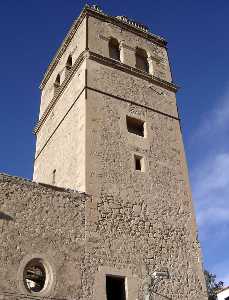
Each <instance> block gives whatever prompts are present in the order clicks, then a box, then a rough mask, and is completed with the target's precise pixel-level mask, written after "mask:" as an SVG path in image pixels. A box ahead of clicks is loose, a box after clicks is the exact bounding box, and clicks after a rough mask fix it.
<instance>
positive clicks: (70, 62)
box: [66, 55, 72, 70]
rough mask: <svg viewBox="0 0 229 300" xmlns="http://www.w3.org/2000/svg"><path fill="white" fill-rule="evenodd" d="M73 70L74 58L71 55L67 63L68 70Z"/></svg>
mask: <svg viewBox="0 0 229 300" xmlns="http://www.w3.org/2000/svg"><path fill="white" fill-rule="evenodd" d="M71 68H72V56H71V55H69V57H68V60H67V62H66V69H67V70H71Z"/></svg>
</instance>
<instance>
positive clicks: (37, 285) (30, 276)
mask: <svg viewBox="0 0 229 300" xmlns="http://www.w3.org/2000/svg"><path fill="white" fill-rule="evenodd" d="M46 279H47V273H46V268H45V265H44V263H43V262H42V260H41V259H36V258H35V259H32V260H31V261H29V262H28V263H27V264H26V266H25V269H24V274H23V280H24V285H25V287H26V289H27V290H28V291H29V292H34V293H38V292H41V291H42V290H43V289H44V287H45V285H46Z"/></svg>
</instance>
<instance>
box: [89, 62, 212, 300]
mask: <svg viewBox="0 0 229 300" xmlns="http://www.w3.org/2000/svg"><path fill="white" fill-rule="evenodd" d="M98 69H99V70H100V71H101V73H102V71H103V67H100V66H98ZM88 70H90V64H89V63H88ZM93 70H95V68H94V65H93ZM110 72H112V76H106V78H112V82H108V81H107V82H106V86H107V87H108V86H110V87H111V88H113V89H114V90H115V82H121V80H122V75H121V74H120V73H118V72H117V73H116V70H115V71H114V70H113V71H112V70H110ZM88 73H89V74H91V76H92V77H91V78H89V82H93V76H96V72H90V71H89V72H88ZM102 74H103V73H102ZM102 76H103V75H101V77H102ZM89 77H90V75H89ZM104 78H105V77H104ZM104 81H105V80H104ZM104 81H100V82H99V84H100V83H101V85H103V84H105V83H104ZM130 81H131V79H130ZM130 81H129V82H130ZM123 82H124V83H125V84H126V85H127V86H128V84H129V82H128V81H123ZM99 84H98V85H99ZM133 88H134V86H133ZM120 90H121V91H122V88H120ZM120 90H118V91H120ZM143 90H144V89H142V91H143ZM125 92H126V93H125V97H126V98H129V97H130V96H129V94H131V93H132V89H131V88H130V89H129V92H128V91H127V89H126V90H125ZM87 96H88V98H87V108H86V111H87V120H86V122H87V138H86V141H87V144H86V154H87V158H86V161H87V167H86V191H87V192H88V193H90V194H93V196H96V197H97V199H98V212H99V214H98V222H97V223H96V224H95V227H96V228H97V231H98V243H97V244H96V245H92V246H91V248H90V250H88V264H89V265H90V268H88V269H87V271H88V272H89V273H90V274H91V277H90V278H91V280H92V282H91V283H90V285H91V286H93V283H94V280H95V286H96V278H97V277H98V278H104V276H105V275H104V272H105V271H103V268H105V269H106V268H108V270H109V268H110V269H112V270H113V271H115V272H116V273H119V275H122V274H129V280H130V281H131V282H132V283H131V284H130V285H133V286H136V284H134V283H133V281H134V280H135V282H138V287H139V288H138V289H137V290H138V292H137V296H136V297H137V298H138V299H139V300H141V299H142V300H143V282H144V280H145V278H146V277H147V272H148V274H149V273H151V274H152V273H153V272H154V271H155V270H161V269H163V268H167V269H168V271H169V273H170V276H171V277H170V280H168V281H164V282H161V283H160V284H159V285H158V286H157V290H156V291H157V292H158V293H159V294H160V295H161V297H159V296H158V297H159V298H158V299H166V297H168V299H189V300H196V299H207V298H206V290H205V283H204V278H203V273H202V267H201V256H200V250H199V244H198V241H197V240H196V225H195V220H194V212H193V207H192V199H191V193H190V188H189V183H188V177H187V170H186V162H185V157H184V150H183V144H182V137H181V133H180V126H179V121H178V120H176V119H173V118H171V117H168V116H165V115H163V114H160V113H158V112H154V111H152V110H151V109H150V108H144V107H141V106H139V105H134V104H133V103H128V102H125V101H122V100H120V99H116V98H114V97H112V96H108V95H104V94H102V93H99V92H95V91H88V95H87ZM171 99H172V100H173V99H174V98H173V97H172V98H171ZM154 100H156V101H158V102H157V103H161V107H162V109H161V111H162V112H163V108H164V107H165V106H164V105H165V103H166V101H165V102H164V99H163V98H161V102H159V99H158V98H156V99H155V98H154V97H153V96H151V98H150V99H148V101H151V105H152V106H153V105H154V104H155V103H154ZM171 102H172V101H171ZM174 106H175V103H174V102H172V104H171V108H173V107H174ZM167 107H168V108H169V106H167ZM171 111H172V109H171ZM126 115H129V116H133V117H135V118H138V119H141V120H143V121H145V123H146V137H140V136H137V135H134V134H132V133H129V132H128V131H127V127H126ZM134 154H137V155H141V156H143V157H144V160H145V172H140V171H136V170H135V168H134ZM99 266H100V267H99ZM101 266H102V267H101ZM99 270H100V271H99ZM147 270H148V271H147ZM110 272H111V273H112V271H110ZM102 274H103V275H102ZM94 278H95V279H94ZM100 282H101V281H100ZM103 282H104V279H103ZM98 290H99V289H98ZM130 292H131V293H133V294H135V295H136V291H134V290H133V289H131V290H130ZM90 293H92V291H91V290H90ZM90 293H89V294H88V297H87V299H93V296H92V294H90ZM98 293H99V292H98ZM94 295H96V290H94ZM95 297H97V298H95V299H104V300H105V298H104V295H103V296H102V295H101V294H100V293H99V294H98V296H95ZM132 299H134V298H132Z"/></svg>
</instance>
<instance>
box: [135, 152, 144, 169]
mask: <svg viewBox="0 0 229 300" xmlns="http://www.w3.org/2000/svg"><path fill="white" fill-rule="evenodd" d="M134 163H135V170H136V171H141V172H143V171H144V158H143V157H142V156H139V155H134Z"/></svg>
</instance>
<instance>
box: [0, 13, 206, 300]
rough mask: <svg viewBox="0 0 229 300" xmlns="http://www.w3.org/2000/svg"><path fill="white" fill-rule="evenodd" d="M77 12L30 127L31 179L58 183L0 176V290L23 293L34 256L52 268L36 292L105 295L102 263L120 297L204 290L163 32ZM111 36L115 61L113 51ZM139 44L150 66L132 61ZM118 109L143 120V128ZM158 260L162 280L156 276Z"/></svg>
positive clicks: (190, 294) (195, 299) (201, 294)
mask: <svg viewBox="0 0 229 300" xmlns="http://www.w3.org/2000/svg"><path fill="white" fill-rule="evenodd" d="M79 20H80V21H79V22H78V23H77V22H76V23H75V24H78V25H77V26H75V25H74V26H75V27H74V26H73V29H72V30H71V31H70V33H69V34H68V36H67V40H65V42H64V43H63V45H62V46H61V48H60V50H59V52H58V55H57V56H56V58H55V59H54V62H53V63H52V64H51V67H50V68H49V69H48V72H47V73H46V75H45V79H44V81H43V83H42V101H41V110H40V121H39V122H38V125H37V127H36V130H35V132H36V135H37V145H36V156H35V164H34V177H33V178H34V181H37V182H44V183H46V184H53V185H55V186H59V187H63V188H57V187H54V186H44V185H42V184H36V183H33V182H29V181H26V180H23V179H20V178H15V177H9V176H6V175H1V176H0V211H1V213H0V230H1V231H0V232H1V236H0V242H1V252H0V269H1V270H2V272H0V291H4V292H5V294H4V295H5V296H4V297H5V298H6V299H7V297H8V298H9V294H10V293H12V295H14V294H17V295H18V296H17V297H19V294H20V293H21V294H22V297H24V296H25V295H27V294H29V292H28V291H26V290H25V289H23V284H22V282H20V278H21V277H20V276H19V275H18V273H20V270H21V269H23V263H24V261H25V260H26V259H27V258H28V257H34V255H41V256H42V257H43V259H44V261H45V260H48V261H49V263H50V266H51V269H53V270H54V271H53V274H54V275H55V276H54V275H53V284H52V285H51V287H50V289H46V291H45V289H44V294H42V293H37V294H36V296H37V297H46V296H48V297H55V298H61V299H63V298H64V299H82V300H83V299H84V300H106V275H107V274H110V275H115V276H123V277H125V279H126V291H127V294H128V300H136V299H138V300H144V299H148V298H147V296H148V294H150V293H151V296H153V295H154V296H155V297H156V299H161V300H162V299H165V298H166V299H175V300H178V299H179V300H181V299H187V300H202V299H203V300H206V299H207V297H206V287H205V282H204V277H203V270H202V266H201V253H200V249H199V243H198V241H197V239H196V224H195V218H194V211H193V207H192V198H191V193H190V187H189V179H188V172H187V166H186V160H185V154H184V149H183V143H182V136H181V132H180V125H179V118H178V113H177V107H176V97H175V91H176V87H175V86H174V85H173V84H172V83H171V72H170V67H169V62H168V57H167V52H166V51H167V50H166V48H165V43H164V42H162V41H161V40H160V39H159V38H156V37H152V36H150V35H148V33H147V34H146V33H142V31H141V30H140V31H138V30H136V29H133V28H132V29H131V28H130V27H128V26H127V25H123V24H122V22H121V21H119V20H117V19H115V20H114V18H113V19H112V18H110V17H108V16H106V15H104V14H103V13H102V12H100V11H98V10H94V9H90V8H85V10H84V11H83V13H82V14H81V16H80V19H79ZM71 34H72V36H71ZM69 36H71V39H70V38H69ZM111 37H113V38H115V39H117V41H118V42H119V43H120V49H121V61H120V62H118V61H114V60H113V59H111V58H109V51H108V42H109V39H110V38H111ZM68 39H69V40H68ZM137 47H141V48H143V49H144V50H145V51H146V52H147V56H148V61H149V62H150V63H151V64H153V65H151V67H152V68H151V69H150V73H149V74H146V73H144V72H142V71H139V70H137V69H136V66H135V51H136V48H137ZM60 53H62V54H61V55H60ZM69 55H72V58H73V67H72V69H71V71H69V70H68V72H66V70H65V69H66V61H67V58H68V57H69ZM57 58H58V59H57ZM58 74H60V75H61V86H60V88H58V91H57V90H56V91H55V94H54V86H53V84H54V82H55V78H56V76H57V75H58ZM66 74H67V75H66ZM126 116H130V117H133V118H136V119H139V120H141V121H143V122H144V131H145V134H144V137H142V136H138V135H136V134H133V133H131V132H129V131H128V129H127V124H126ZM136 156H140V157H141V158H142V160H143V162H144V163H143V165H144V168H142V172H141V171H139V170H136V168H135V157H136ZM54 171H55V172H54ZM53 172H54V173H53ZM54 175H55V176H54ZM64 188H69V190H66V189H64ZM70 189H72V190H70ZM75 190H80V191H84V192H86V193H87V194H89V195H91V197H90V196H87V195H85V194H80V193H79V192H76V191H75ZM162 270H167V271H168V272H169V275H170V276H169V279H167V280H165V279H164V280H161V281H159V282H155V280H154V278H153V273H154V272H155V271H162ZM18 276H19V277H18ZM149 286H150V287H151V291H149ZM2 293H3V292H2ZM6 293H8V294H7V296H6ZM29 296H30V297H31V294H29ZM12 297H14V299H16V298H15V296H12Z"/></svg>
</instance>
